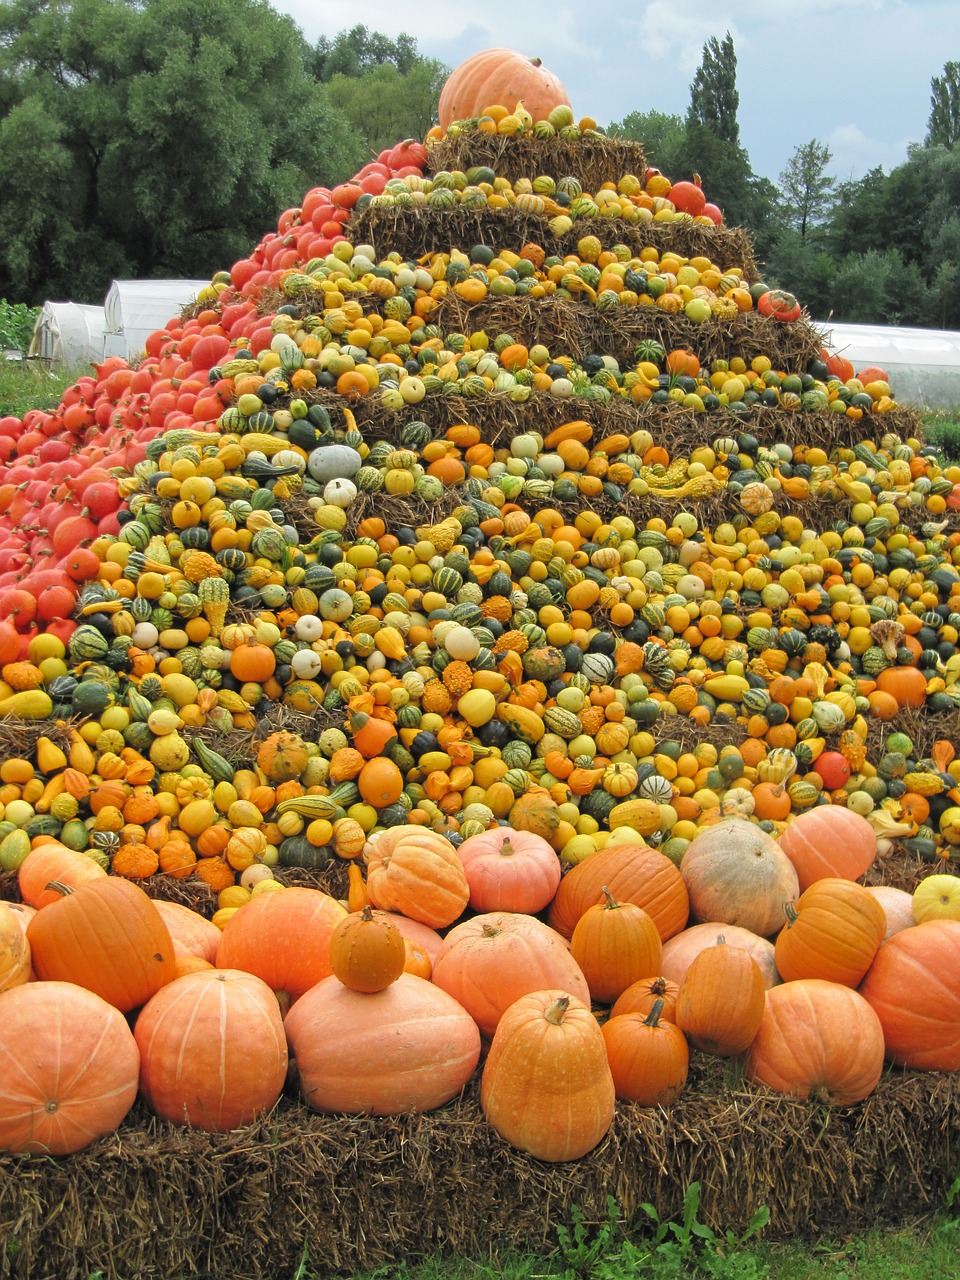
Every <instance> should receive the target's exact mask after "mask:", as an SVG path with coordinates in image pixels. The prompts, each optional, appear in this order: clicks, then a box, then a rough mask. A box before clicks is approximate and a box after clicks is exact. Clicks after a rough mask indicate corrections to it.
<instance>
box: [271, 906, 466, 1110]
mask: <svg viewBox="0 0 960 1280" xmlns="http://www.w3.org/2000/svg"><path fill="white" fill-rule="evenodd" d="M278 896H283V895H278ZM284 1027H285V1029H286V1033H287V1040H288V1042H289V1045H290V1048H291V1050H292V1051H293V1055H294V1058H295V1060H296V1066H297V1073H298V1075H299V1078H300V1086H301V1089H302V1091H303V1096H304V1099H305V1100H306V1103H307V1105H308V1106H310V1107H312V1108H313V1109H314V1110H316V1111H343V1112H347V1113H348V1114H351V1115H402V1114H405V1113H407V1112H412V1111H432V1110H433V1109H434V1108H435V1107H440V1106H442V1105H443V1104H444V1103H445V1102H449V1101H450V1099H451V1098H453V1097H455V1096H456V1095H457V1094H458V1093H459V1092H460V1090H461V1089H462V1088H463V1086H464V1085H465V1084H466V1083H467V1081H468V1080H469V1079H470V1077H471V1076H472V1075H473V1072H474V1069H475V1067H476V1065H477V1062H478V1061H479V1058H480V1032H479V1031H478V1029H477V1024H476V1023H475V1022H474V1020H473V1019H472V1018H471V1017H470V1015H469V1014H468V1013H467V1012H466V1011H465V1010H464V1009H463V1008H462V1007H461V1006H460V1005H459V1004H457V1002H456V1001H455V1000H454V999H453V998H452V997H451V996H449V995H447V993H446V992H445V991H441V989H440V988H439V987H437V986H434V985H433V983H430V982H427V981H425V980H424V979H423V978H417V977H414V976H413V975H412V974H409V973H404V974H401V976H400V977H399V978H398V979H397V981H396V982H392V983H391V984H390V985H389V986H388V987H385V988H384V990H383V991H376V992H373V993H372V994H367V993H363V992H359V991H351V990H350V989H349V987H345V986H343V985H342V983H340V982H339V981H338V980H337V979H336V978H334V977H330V978H326V979H324V981H323V982H318V983H317V984H316V986H314V987H312V988H311V990H310V991H308V992H307V994H306V995H305V996H304V997H303V998H302V999H301V1000H298V1001H297V1003H296V1004H295V1005H294V1006H293V1008H292V1009H291V1010H290V1012H289V1013H288V1014H287V1017H286V1020H285V1023H284Z"/></svg>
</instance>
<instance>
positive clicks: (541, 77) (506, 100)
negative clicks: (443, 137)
mask: <svg viewBox="0 0 960 1280" xmlns="http://www.w3.org/2000/svg"><path fill="white" fill-rule="evenodd" d="M518 102H522V103H523V106H524V109H525V110H526V111H528V112H529V113H530V115H531V116H532V117H533V119H534V120H545V119H546V118H547V116H548V115H549V114H550V112H551V111H552V110H553V109H554V107H558V106H569V105H570V99H569V98H568V97H567V93H566V90H565V89H564V87H563V85H562V84H561V83H560V81H559V80H558V79H557V77H556V76H555V75H553V74H552V73H551V72H550V71H548V70H547V69H546V67H544V66H541V64H540V59H539V58H526V57H524V56H523V55H522V54H520V53H515V52H514V51H513V50H512V49H484V50H483V51H482V52H481V53H475V54H474V55H473V57H471V58H467V60H466V61H465V62H461V63H460V65H459V66H458V67H456V68H455V69H454V71H453V72H451V74H450V75H449V76H448V77H447V80H446V82H445V83H444V86H443V89H442V90H441V93H440V103H439V106H438V118H439V121H440V128H441V129H446V128H447V126H448V125H450V124H452V123H453V121H454V120H466V119H472V118H474V117H476V116H479V115H480V114H481V113H482V111H483V110H484V108H485V107H492V106H505V107H506V108H507V109H508V110H510V109H512V108H513V106H514V105H515V104H516V103H518Z"/></svg>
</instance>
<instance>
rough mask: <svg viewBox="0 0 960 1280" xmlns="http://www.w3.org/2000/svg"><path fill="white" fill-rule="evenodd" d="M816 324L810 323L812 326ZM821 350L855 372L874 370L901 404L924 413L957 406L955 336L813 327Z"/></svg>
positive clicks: (959, 350)
mask: <svg viewBox="0 0 960 1280" xmlns="http://www.w3.org/2000/svg"><path fill="white" fill-rule="evenodd" d="M815 323H816V322H815ZM816 327H817V329H818V330H819V331H820V332H821V333H822V334H823V337H824V346H825V347H827V348H828V349H829V350H830V351H832V352H836V353H837V354H838V355H842V356H846V358H847V359H848V360H849V361H850V362H851V363H852V364H853V366H854V368H855V369H862V368H865V367H866V366H867V365H878V366H879V367H880V368H881V369H885V370H886V372H887V373H888V374H889V375H890V387H891V389H892V391H893V394H894V396H895V397H896V398H897V400H899V401H900V402H901V404H914V405H918V406H922V407H923V408H925V409H951V408H956V406H958V405H960V333H956V332H953V331H951V330H948V329H905V328H898V327H895V326H892V325H880V324H831V323H829V322H826V323H816Z"/></svg>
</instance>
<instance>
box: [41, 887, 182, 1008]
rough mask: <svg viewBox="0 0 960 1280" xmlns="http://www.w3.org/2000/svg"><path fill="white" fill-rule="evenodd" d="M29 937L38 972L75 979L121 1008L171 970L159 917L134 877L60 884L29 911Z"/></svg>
mask: <svg viewBox="0 0 960 1280" xmlns="http://www.w3.org/2000/svg"><path fill="white" fill-rule="evenodd" d="M27 939H28V941H29V943H30V951H31V954H32V957H33V968H34V972H35V973H36V975H37V977H38V978H40V979H41V980H42V981H46V982H50V981H59V982H73V983H75V984H76V985H77V986H80V987H85V988H86V989H87V990H88V991H93V992H94V993H95V994H96V995H98V996H100V997H101V998H102V999H103V1000H106V1001H107V1003H108V1004H112V1005H113V1006H114V1007H115V1008H117V1009H119V1010H120V1011H121V1012H122V1013H126V1012H127V1011H128V1010H129V1009H136V1008H139V1006H140V1005H142V1004H145V1003H146V1002H147V1000H149V999H150V997H151V996H152V995H153V994H154V993H155V992H157V991H159V990H160V988H161V987H163V986H165V985H166V984H167V983H168V982H172V981H173V978H174V976H175V971H176V957H175V954H174V948H173V939H172V938H171V937H170V932H169V930H168V929H167V926H166V925H165V924H164V922H163V917H162V916H161V915H160V912H159V911H158V910H157V908H156V906H155V905H154V904H153V902H152V901H151V900H150V899H149V898H148V897H147V895H146V894H145V893H144V891H143V890H142V889H141V888H140V887H139V886H138V885H135V884H134V883H133V881H132V880H124V879H122V878H121V877H119V876H105V877H104V878H103V879H102V880H95V881H92V882H91V883H89V884H86V885H81V886H80V887H79V888H78V889H74V890H65V891H64V895H63V896H62V897H61V899H60V901H59V902H53V903H51V904H50V906H48V907H44V908H43V910H42V911H38V912H37V914H36V915H35V916H34V917H33V919H32V920H31V921H30V924H29V925H28V926H27Z"/></svg>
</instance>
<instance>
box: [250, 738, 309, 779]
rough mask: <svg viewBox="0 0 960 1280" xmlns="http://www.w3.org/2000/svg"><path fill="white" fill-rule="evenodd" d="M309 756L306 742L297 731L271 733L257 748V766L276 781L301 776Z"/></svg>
mask: <svg viewBox="0 0 960 1280" xmlns="http://www.w3.org/2000/svg"><path fill="white" fill-rule="evenodd" d="M309 758H310V757H309V753H308V752H307V748H306V744H305V743H304V742H303V739H302V738H300V737H298V736H297V734H295V733H286V732H280V733H271V734H270V736H269V737H268V738H265V739H264V740H263V742H261V743H260V746H259V747H258V748H257V767H258V768H259V769H260V770H261V772H262V773H263V775H264V777H266V778H267V779H268V780H269V781H270V782H275V783H276V782H289V781H291V780H292V779H294V778H299V777H300V775H301V773H303V771H304V769H306V767H307V761H308V760H309Z"/></svg>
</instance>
